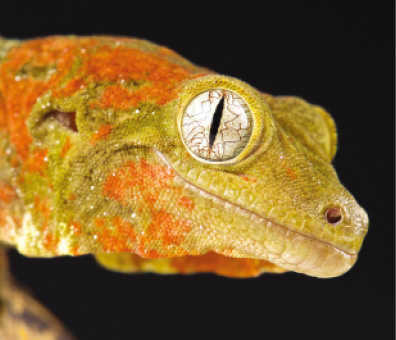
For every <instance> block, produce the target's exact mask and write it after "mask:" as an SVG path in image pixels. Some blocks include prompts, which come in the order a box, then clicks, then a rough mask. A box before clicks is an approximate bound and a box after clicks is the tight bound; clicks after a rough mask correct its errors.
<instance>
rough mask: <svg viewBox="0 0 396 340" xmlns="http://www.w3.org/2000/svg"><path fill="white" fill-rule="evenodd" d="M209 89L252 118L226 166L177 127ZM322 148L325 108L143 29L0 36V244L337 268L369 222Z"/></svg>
mask: <svg viewBox="0 0 396 340" xmlns="http://www.w3.org/2000/svg"><path fill="white" fill-rule="evenodd" d="M212 88H218V89H222V90H229V91H233V92H234V93H237V94H238V95H240V96H241V97H242V98H244V100H245V101H246V102H247V103H248V105H249V107H250V109H251V111H252V116H253V117H254V130H253V134H252V136H251V138H250V141H249V144H248V145H247V146H246V149H245V151H243V152H242V153H241V155H240V156H238V157H236V159H233V160H231V161H228V162H225V163H219V162H208V161H203V160H200V159H197V157H195V156H192V155H191V153H190V152H189V151H188V150H187V148H186V146H185V145H184V143H183V140H182V137H181V132H180V129H181V125H180V121H181V116H182V114H183V112H184V109H185V108H186V105H187V104H188V103H189V102H190V100H191V99H192V98H194V97H195V96H196V95H197V94H199V93H200V92H202V91H205V90H209V89H212ZM59 112H60V115H64V117H69V118H70V117H73V116H72V115H71V113H75V117H76V127H74V126H73V124H74V123H70V122H72V121H73V118H70V121H68V122H66V123H65V122H63V124H62V120H61V119H59V117H58V118H56V117H57V116H56V114H59ZM65 112H66V113H69V114H63V113H65ZM54 113H55V114H54ZM64 117H63V118H64ZM76 130H77V131H76ZM335 150H336V132H335V127H334V123H333V121H332V119H331V117H330V115H329V114H328V113H326V112H325V111H324V110H323V109H322V108H320V107H318V106H314V105H310V104H309V103H307V102H305V101H304V100H302V99H299V98H295V97H273V96H270V95H268V94H263V93H260V92H258V91H257V90H255V89H254V88H252V87H251V86H249V85H247V84H245V83H243V82H241V81H239V80H236V79H233V78H230V77H225V76H221V75H218V74H216V73H214V72H212V71H210V70H207V69H205V68H201V67H197V66H195V65H193V64H191V63H190V62H188V61H187V60H185V59H183V58H182V57H180V56H179V55H177V54H176V53H174V52H173V51H171V50H169V49H167V48H164V47H160V46H157V45H154V44H152V43H149V42H147V41H143V40H137V39H127V38H117V37H89V38H77V37H49V38H44V39H36V40H31V41H27V42H18V41H7V40H3V41H0V169H1V170H0V240H3V241H4V242H6V243H8V244H11V245H13V246H15V247H16V248H17V249H18V250H19V252H20V253H22V254H25V255H28V256H43V257H52V256H59V255H73V256H77V255H82V254H95V255H96V256H97V259H98V261H99V262H100V263H102V264H103V265H105V266H106V267H108V268H111V269H114V270H119V271H125V272H134V271H155V272H159V273H192V272H202V271H206V272H208V271H209V272H214V273H218V274H221V275H226V276H235V277H247V276H256V275H259V274H260V273H262V272H282V271H285V270H293V271H296V272H300V273H305V274H308V275H311V276H317V277H333V276H337V275H340V274H342V273H344V272H345V271H347V270H348V269H350V268H351V266H352V265H353V264H354V263H355V261H356V258H357V253H358V251H359V249H360V247H361V245H362V242H363V238H364V236H365V234H366V232H367V226H368V219H367V215H366V213H365V211H364V210H363V209H362V208H361V207H360V206H359V205H358V204H357V203H356V201H355V199H354V198H353V197H352V196H351V194H350V193H349V192H348V191H347V190H346V189H345V188H344V187H343V186H342V185H341V184H340V183H339V180H338V178H337V175H336V172H335V171H334V169H333V167H332V165H331V160H332V158H333V157H334V154H335ZM328 208H335V209H338V211H340V212H341V213H342V220H341V222H340V223H339V224H338V225H332V224H331V223H328V221H327V220H326V219H325V217H324V215H325V213H326V211H327V209H328ZM334 224H335V223H334Z"/></svg>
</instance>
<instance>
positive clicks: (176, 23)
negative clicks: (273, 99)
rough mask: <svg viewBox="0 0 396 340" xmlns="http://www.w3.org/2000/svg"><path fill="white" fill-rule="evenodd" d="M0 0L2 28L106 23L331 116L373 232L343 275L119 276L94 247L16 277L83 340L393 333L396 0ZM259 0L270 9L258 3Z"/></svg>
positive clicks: (345, 167)
mask: <svg viewBox="0 0 396 340" xmlns="http://www.w3.org/2000/svg"><path fill="white" fill-rule="evenodd" d="M29 3H30V5H29V6H28V7H26V4H22V3H21V2H18V1H2V3H1V7H0V12H1V19H0V35H3V36H7V37H16V38H29V37H36V36H46V35H52V34H70V33H75V34H80V35H82V34H85V35H90V34H94V33H108V34H117V35H125V36H135V37H141V38H146V39H148V40H151V41H154V42H157V43H159V44H162V45H166V46H168V47H170V48H172V49H174V50H176V51H177V52H179V53H180V54H181V55H183V56H185V57H186V58H187V59H189V60H191V61H193V62H195V63H196V64H199V65H203V66H206V67H209V68H211V69H213V70H216V71H217V72H219V73H222V74H227V75H231V76H234V77H237V78H240V79H242V80H244V81H246V82H248V83H249V84H251V85H253V86H254V87H256V88H258V89H260V90H262V91H264V92H268V93H271V94H275V95H285V94H287V95H289V94H290V95H297V96H301V97H302V98H305V99H306V100H308V101H309V102H312V103H316V104H320V105H322V106H324V107H325V108H327V109H328V110H329V111H330V112H331V113H332V115H333V116H334V118H335V120H336V123H337V126H338V132H339V150H338V153H337V156H336V159H335V167H336V169H337V171H338V173H339V176H340V179H341V181H342V183H344V184H345V185H346V187H347V188H348V189H349V190H350V191H351V192H352V193H353V194H354V195H355V197H356V198H357V200H358V201H359V203H361V205H362V206H363V207H365V208H366V209H367V211H368V214H369V217H370V230H369V233H368V236H367V238H366V240H365V243H364V245H363V248H362V251H361V255H360V258H359V260H358V262H357V264H356V265H355V267H354V268H353V269H352V270H351V271H350V272H348V273H347V274H345V275H344V276H342V277H339V278H335V279H315V278H311V277H307V276H304V275H301V274H295V273H288V274H284V275H263V276H261V277H260V278H256V279H245V280H232V279H226V278H221V277H216V276H214V275H196V276H188V277H183V276H169V277H163V276H156V275H150V274H149V275H131V276H128V275H122V274H117V273H112V272H108V271H106V270H104V269H101V268H100V267H98V266H97V265H96V264H95V262H94V260H93V259H92V258H90V257H82V258H58V259H52V260H47V259H28V258H24V257H22V256H20V255H17V254H16V252H12V253H11V265H12V271H13V273H14V275H15V276H16V277H17V278H18V279H19V280H20V281H21V282H23V283H24V284H25V285H27V286H28V287H30V288H31V289H32V291H33V292H34V294H35V295H36V296H37V297H38V298H39V299H40V300H41V301H42V302H43V303H44V304H45V305H46V306H48V307H49V308H50V309H51V310H52V311H53V312H54V313H55V314H56V315H57V316H58V317H59V319H61V320H62V321H63V322H64V323H65V324H67V325H68V327H69V328H70V329H71V330H72V331H73V332H74V333H75V334H76V335H77V336H78V338H79V339H82V340H88V339H95V340H99V339H158V338H161V339H215V338H216V339H394V264H395V262H394V229H395V223H394V173H395V171H394V91H395V87H394V72H395V69H394V2H393V1H343V2H334V1H328V2H323V1H316V2H304V1H262V2H259V1H257V2H248V1H238V2H237V3H234V4H232V3H230V2H212V3H205V4H203V3H200V2H197V1H195V2H192V1H191V2H187V1H185V2H183V3H184V5H183V6H180V4H177V3H174V2H171V1H164V2H158V3H150V2H148V1H143V0H140V1H139V2H136V1H125V2H124V3H120V2H117V1H114V0H113V1H107V2H106V3H100V2H92V3H90V2H87V1H82V0H81V1H80V2H75V3H74V2H70V1H62V2H59V1H58V2H55V1H51V2H39V1H31V2H29ZM258 3H261V5H258Z"/></svg>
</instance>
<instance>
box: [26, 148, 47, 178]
mask: <svg viewBox="0 0 396 340" xmlns="http://www.w3.org/2000/svg"><path fill="white" fill-rule="evenodd" d="M47 155H48V149H35V150H33V151H32V152H31V157H29V159H28V160H27V161H26V162H25V164H24V168H25V170H26V171H28V172H36V173H39V174H40V175H43V174H44V171H45V170H46V169H47V166H48V164H47Z"/></svg>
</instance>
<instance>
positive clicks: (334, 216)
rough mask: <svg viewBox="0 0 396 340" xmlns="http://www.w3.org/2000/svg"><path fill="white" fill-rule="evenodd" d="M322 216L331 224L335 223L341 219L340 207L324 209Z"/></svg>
mask: <svg viewBox="0 0 396 340" xmlns="http://www.w3.org/2000/svg"><path fill="white" fill-rule="evenodd" d="M324 217H325V219H326V221H327V222H328V223H330V224H332V225H337V224H338V223H340V222H341V220H342V213H341V209H339V208H329V209H327V210H326V212H325V214H324Z"/></svg>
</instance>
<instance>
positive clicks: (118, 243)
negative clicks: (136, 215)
mask: <svg viewBox="0 0 396 340" xmlns="http://www.w3.org/2000/svg"><path fill="white" fill-rule="evenodd" d="M106 224H107V220H106V219H105V218H96V219H95V226H96V228H97V236H98V241H99V242H100V243H101V244H102V245H103V250H104V251H106V252H112V253H128V252H131V250H133V248H134V247H133V246H134V245H135V244H136V233H135V229H134V227H133V226H132V225H131V224H130V223H129V222H128V221H124V220H123V219H121V218H120V217H115V218H113V219H112V220H111V221H110V225H111V227H110V226H107V225H106Z"/></svg>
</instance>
